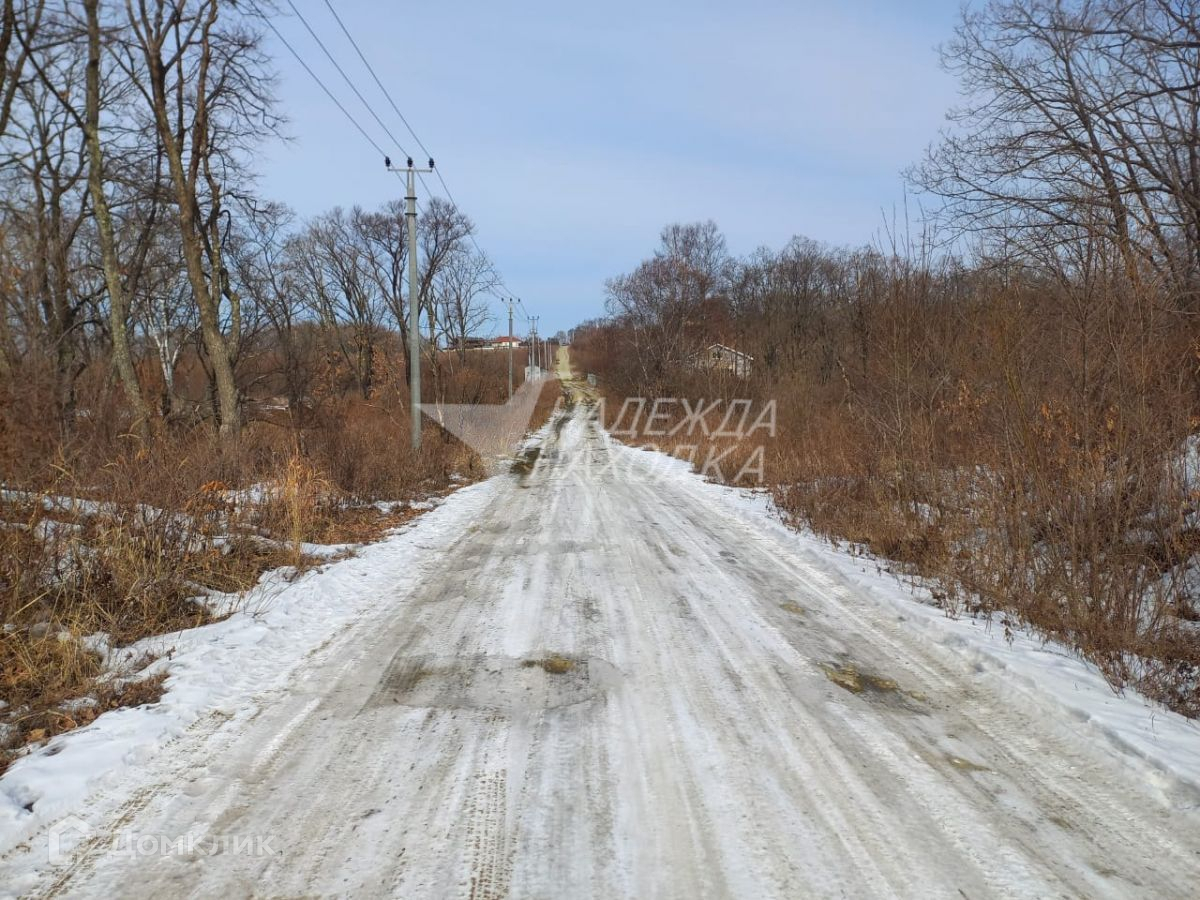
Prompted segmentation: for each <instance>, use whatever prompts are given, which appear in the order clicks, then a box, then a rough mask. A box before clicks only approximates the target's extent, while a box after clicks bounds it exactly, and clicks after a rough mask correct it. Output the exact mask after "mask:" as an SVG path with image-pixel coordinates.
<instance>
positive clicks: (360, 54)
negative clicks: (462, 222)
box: [287, 0, 504, 286]
mask: <svg viewBox="0 0 1200 900" xmlns="http://www.w3.org/2000/svg"><path fill="white" fill-rule="evenodd" d="M287 3H288V6H290V7H292V9H293V10H296V7H295V5H294V4H293V3H292V0H287ZM324 3H325V6H326V7H327V8H328V9H329V12H330V13H332V14H333V18H334V20H335V21H336V22H337V23H338V27H339V28H341V29H342V34H344V35H345V36H346V39H347V40H348V41H350V46H352V47H353V48H354V52H355V53H357V54H358V58H359V60H361V61H362V64H363V66H365V67H366V70H367V71H368V72H369V73H370V74H371V78H372V79H374V81H375V84H376V86H378V88H379V90H380V92H381V93H382V94H383V96H384V97H385V98H387V102H388V104H389V105H390V106H391V107H392V111H393V112H395V113H396V116H397V117H398V118H399V119H400V121H401V122H403V123H404V127H405V128H406V129H407V130H408V133H409V134H411V135H412V138H413V140H414V141H416V142H417V146H418V147H420V148H421V151H422V152H423V153H424V154H425V155H426V156H427V157H429V158H430V159H432V158H433V154H432V153H430V152H429V148H428V147H426V146H425V142H424V141H422V140H421V138H420V137H418V135H417V132H416V131H415V130H414V129H413V127H412V125H410V124H409V122H408V119H407V118H405V115H404V113H402V112H401V111H400V107H399V106H397V105H396V101H395V100H394V99H393V98H392V94H391V92H390V91H389V90H388V89H387V87H386V86H385V85H384V83H383V81H382V79H380V77H379V75H378V74H377V73H376V72H375V67H374V66H372V65H371V63H370V61H369V60H368V59H367V57H366V54H364V53H363V52H362V48H361V47H359V45H358V41H356V40H355V39H354V35H352V34H351V33H350V29H349V28H347V27H346V23H345V22H343V21H342V17H341V16H340V15H338V11H337V10H336V9H335V8H334V6H333V4H332V3H331V2H330V0H324ZM296 15H298V16H300V21H302V22H304V27H305V28H308V31H309V34H312V36H313V38H314V39H316V41H317V43H318V44H321V39H320V38H318V37H317V36H316V34H315V33H314V32H313V30H312V28H311V27H309V25H308V22H306V21H305V20H304V16H302V15H300V12H299V11H298V10H296ZM321 49H322V50H325V45H324V44H321ZM325 55H326V56H329V57H330V61H333V57H332V56H330V54H329V51H328V50H325ZM334 66H336V67H337V69H338V71H339V72H342V69H341V67H340V66H338V65H337V63H336V62H334ZM342 77H343V78H346V73H345V72H342ZM347 81H349V79H348V78H347ZM351 87H352V88H353V85H351ZM354 92H355V94H358V98H359V100H362V102H363V105H364V106H367V107H368V109H370V107H369V105H368V104H367V101H366V100H363V98H362V95H361V94H359V93H358V91H357V90H355V91H354ZM371 115H373V116H374V115H375V112H374V110H371ZM375 120H376V121H379V117H378V116H375ZM379 124H380V125H381V126H383V129H384V131H386V132H387V134H388V136H389V137H391V138H392V140H393V141H395V142H396V146H398V147H399V146H400V142H399V141H398V140H396V138H395V137H393V136H392V133H391V132H390V131H388V129H387V126H384V125H383V123H382V122H379ZM404 155H405V156H408V153H407V152H405V154H404ZM433 174H434V175H435V176H436V177H437V180H438V182H439V183H440V184H441V186H442V190H443V191H445V193H446V199H447V200H449V201H450V202H451V203H452V204H453V205H454V207H455V209H458V210H459V211H461V210H462V207H461V206H460V205H459V203H458V201H457V200H455V199H454V194H452V193H451V192H450V185H448V184H446V179H445V177H444V176H443V175H442V170H441V169H438V168H436V167H435V168H434V170H433ZM418 177H419V178H421V186H422V187H424V188H425V190H426V192H428V193H432V191H430V190H429V186H428V185H427V184H426V183H425V179H424V178H423V177H421V176H418ZM467 239H468V240H470V242H471V246H473V247H474V248H475V252H476V253H478V254H479V255H480V256H486V255H487V254H485V253H484V252H483V248H482V247H480V246H479V242H478V241H477V240H475V235H474V234H468V235H467ZM497 277H498V278H500V283H501V286H503V284H504V279H503V278H502V277H500V276H499V273H497Z"/></svg>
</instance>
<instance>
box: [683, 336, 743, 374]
mask: <svg viewBox="0 0 1200 900" xmlns="http://www.w3.org/2000/svg"><path fill="white" fill-rule="evenodd" d="M753 363H754V357H753V356H751V355H750V354H748V353H743V352H742V351H741V350H735V349H733V347H727V346H725V345H724V344H709V345H708V346H707V347H705V348H704V349H703V350H701V351H699V352H698V353H693V354H692V365H694V366H695V367H696V368H698V369H715V370H716V371H718V372H730V373H732V374H734V375H736V376H737V377H738V378H745V377H746V376H747V375H749V374H750V368H751V366H752V365H753Z"/></svg>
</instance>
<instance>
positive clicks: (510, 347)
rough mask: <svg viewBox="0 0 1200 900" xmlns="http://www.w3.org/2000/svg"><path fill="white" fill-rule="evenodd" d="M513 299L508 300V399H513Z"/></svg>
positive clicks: (506, 339)
mask: <svg viewBox="0 0 1200 900" xmlns="http://www.w3.org/2000/svg"><path fill="white" fill-rule="evenodd" d="M512 314H513V299H512V297H509V298H508V333H507V336H506V337H505V338H504V343H506V344H508V399H509V400H511V399H512V366H513V330H512Z"/></svg>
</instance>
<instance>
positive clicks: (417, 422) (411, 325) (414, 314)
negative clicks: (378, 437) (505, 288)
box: [384, 156, 433, 450]
mask: <svg viewBox="0 0 1200 900" xmlns="http://www.w3.org/2000/svg"><path fill="white" fill-rule="evenodd" d="M384 163H385V164H386V165H387V167H388V170H389V171H391V170H392V161H391V160H390V159H387V158H386V157H385V158H384ZM406 171H407V172H408V196H406V197H405V198H404V199H405V200H407V201H408V205H407V206H406V207H405V210H404V217H405V221H406V224H407V225H408V228H407V231H408V387H409V397H410V400H409V408H410V410H411V416H412V448H413V449H414V450H420V449H421V302H420V301H421V296H420V291H419V290H418V289H417V176H418V175H424V174H427V173H429V172H432V171H433V160H432V159H431V160H429V168H428V169H414V168H413V161H412V157H411V156H410V157H409V158H408V168H407V170H406Z"/></svg>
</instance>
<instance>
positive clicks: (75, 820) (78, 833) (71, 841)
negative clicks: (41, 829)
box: [46, 816, 92, 865]
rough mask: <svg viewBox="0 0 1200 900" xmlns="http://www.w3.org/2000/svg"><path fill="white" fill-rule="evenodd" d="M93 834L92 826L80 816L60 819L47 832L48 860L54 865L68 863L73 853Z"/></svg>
mask: <svg viewBox="0 0 1200 900" xmlns="http://www.w3.org/2000/svg"><path fill="white" fill-rule="evenodd" d="M91 833H92V826H91V825H89V824H88V823H87V822H85V821H83V819H81V818H79V816H67V817H66V818H64V819H59V820H58V821H57V822H55V823H54V824H53V825H51V826H50V828H49V829H47V831H46V840H47V847H46V858H47V860H48V861H49V862H50V863H51V864H53V865H58V864H59V863H63V862H66V861H67V860H68V859H69V858H70V856H71V851H72V850H73V849H74V848H75V847H77V846H78V845H79V844H80V843H82V842H83V841H84V840H86V839H87V837H88V836H89V835H90V834H91Z"/></svg>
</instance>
